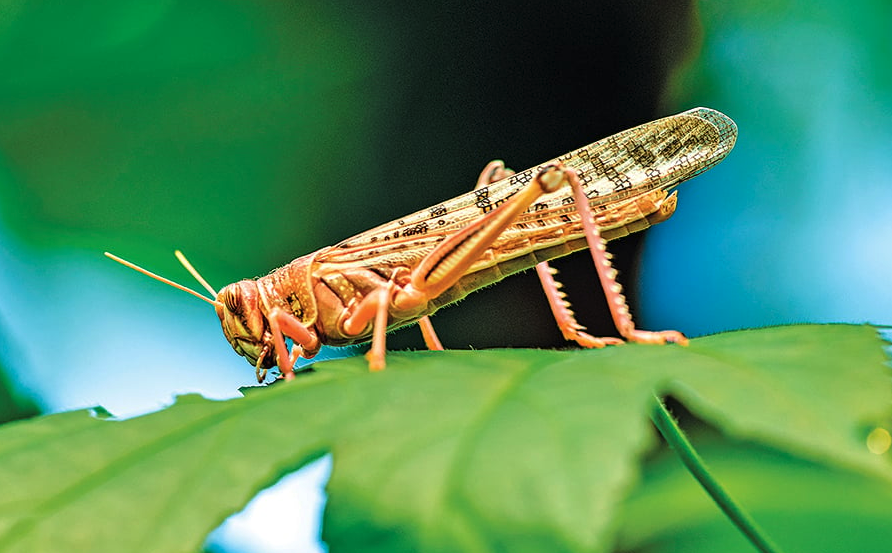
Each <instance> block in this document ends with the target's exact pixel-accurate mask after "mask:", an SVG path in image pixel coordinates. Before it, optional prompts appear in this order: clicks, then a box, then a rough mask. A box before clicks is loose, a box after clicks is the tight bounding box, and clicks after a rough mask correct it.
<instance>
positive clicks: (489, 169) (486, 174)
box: [474, 160, 623, 348]
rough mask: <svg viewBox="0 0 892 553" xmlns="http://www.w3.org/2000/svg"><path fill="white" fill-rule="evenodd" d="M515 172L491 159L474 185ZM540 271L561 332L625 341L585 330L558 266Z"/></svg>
mask: <svg viewBox="0 0 892 553" xmlns="http://www.w3.org/2000/svg"><path fill="white" fill-rule="evenodd" d="M513 174H514V171H512V170H511V169H508V168H507V167H505V164H504V163H503V162H502V161H500V160H496V161H491V162H489V164H488V165H487V166H486V167H485V168H484V169H483V172H481V173H480V177H479V178H478V179H477V186H476V187H475V188H474V189H475V190H477V189H479V188H483V187H484V186H489V185H490V184H492V183H494V182H496V181H499V180H502V179H504V178H506V177H510V176H511V175H513ZM608 255H609V254H608ZM536 274H538V275H539V281H540V282H541V283H542V289H543V290H544V291H545V297H546V298H547V299H548V305H549V306H551V312H552V313H553V314H554V320H555V321H556V322H557V324H558V328H560V329H561V334H563V336H564V338H565V339H567V340H573V341H574V342H576V343H578V344H579V345H581V346H582V347H586V348H602V347H604V346H606V345H616V344H622V343H623V341H622V340H621V339H619V338H613V337H607V338H595V337H594V336H592V335H590V334H587V333H586V332H584V331H585V327H584V326H582V325H581V324H579V323H578V322H577V321H576V317H575V316H574V314H573V311H572V310H571V309H570V302H568V301H567V300H566V294H564V293H563V292H562V291H561V290H560V288H561V283H560V282H558V281H557V280H555V278H554V275H555V274H557V270H556V269H554V268H553V267H551V266H550V265H549V264H548V262H547V261H543V262H542V263H539V264H538V265H536Z"/></svg>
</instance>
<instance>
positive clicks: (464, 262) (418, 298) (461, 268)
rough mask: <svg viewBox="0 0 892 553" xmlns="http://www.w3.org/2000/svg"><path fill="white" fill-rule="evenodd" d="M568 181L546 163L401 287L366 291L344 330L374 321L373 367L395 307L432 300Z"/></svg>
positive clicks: (356, 330)
mask: <svg viewBox="0 0 892 553" xmlns="http://www.w3.org/2000/svg"><path fill="white" fill-rule="evenodd" d="M566 184H567V178H566V175H565V169H564V168H563V166H560V165H550V166H548V167H545V168H544V169H542V170H541V171H540V172H539V173H538V174H537V175H536V177H535V178H534V179H533V180H532V181H531V182H530V183H529V184H528V185H527V186H526V187H525V188H522V189H521V190H519V191H518V192H517V193H515V194H514V195H513V196H511V198H510V199H508V201H506V202H505V203H503V204H502V205H501V206H499V207H497V208H496V209H494V210H492V211H490V212H489V213H487V214H486V215H484V216H482V217H480V218H479V219H477V220H476V221H474V222H473V223H471V224H469V225H468V226H466V227H464V228H462V229H461V230H459V231H458V232H456V233H455V234H453V235H451V236H449V237H448V238H446V239H445V240H443V241H442V242H440V243H439V244H438V245H437V246H436V247H435V248H434V249H433V250H431V252H430V253H428V254H427V255H426V256H425V257H424V259H422V261H421V262H420V263H419V264H418V265H417V266H416V267H415V268H414V269H413V270H412V272H411V274H410V275H409V278H408V282H406V284H405V285H403V286H402V287H397V286H396V285H395V284H394V282H393V281H390V282H388V284H387V286H386V287H383V288H381V289H380V290H379V291H376V292H375V293H372V294H369V295H367V296H366V297H365V298H363V299H362V300H361V301H360V302H359V303H358V304H357V305H355V306H354V307H352V308H351V310H350V313H349V315H348V316H347V317H346V318H345V319H344V322H343V323H342V327H343V330H344V332H345V333H346V334H348V335H350V334H354V335H359V334H361V333H362V332H364V331H365V329H366V327H367V325H368V323H369V321H371V320H372V319H374V323H373V337H372V349H371V350H370V351H369V352H368V353H367V354H366V357H367V358H368V359H369V369H371V370H381V369H383V368H384V356H385V353H386V350H385V339H386V332H387V319H388V314H389V311H390V309H391V308H392V309H394V310H396V311H398V312H399V311H413V310H416V309H418V308H419V307H421V306H423V305H424V304H426V303H427V302H428V301H429V299H430V298H435V297H437V296H439V295H440V294H442V293H443V292H444V291H445V290H447V289H448V288H449V287H450V286H452V285H453V284H455V283H456V282H457V281H458V279H459V278H461V277H462V275H464V274H465V272H466V271H467V270H468V268H470V266H471V265H473V264H474V263H475V262H476V260H477V259H478V258H479V257H480V255H481V254H482V253H483V252H484V251H485V250H486V248H488V247H489V246H490V245H491V244H492V243H493V241H494V240H495V239H496V238H498V237H499V235H500V234H501V233H502V231H504V230H505V229H506V228H507V227H508V226H509V225H510V224H511V223H512V222H514V221H515V220H516V219H517V216H518V215H520V214H521V213H523V212H524V211H526V209H527V208H529V206H530V205H532V204H533V202H535V201H536V199H538V198H539V196H541V195H542V194H545V193H548V192H553V191H555V190H557V189H558V188H559V187H561V186H565V185H566Z"/></svg>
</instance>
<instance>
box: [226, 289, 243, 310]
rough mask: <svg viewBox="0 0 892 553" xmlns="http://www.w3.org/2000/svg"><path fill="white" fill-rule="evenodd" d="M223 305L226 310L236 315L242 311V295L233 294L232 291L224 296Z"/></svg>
mask: <svg viewBox="0 0 892 553" xmlns="http://www.w3.org/2000/svg"><path fill="white" fill-rule="evenodd" d="M223 305H225V306H226V309H227V310H228V311H229V312H230V313H232V314H236V313H238V312H239V311H241V309H242V298H241V295H240V294H233V293H232V291H229V292H228V293H226V294H224V295H223Z"/></svg>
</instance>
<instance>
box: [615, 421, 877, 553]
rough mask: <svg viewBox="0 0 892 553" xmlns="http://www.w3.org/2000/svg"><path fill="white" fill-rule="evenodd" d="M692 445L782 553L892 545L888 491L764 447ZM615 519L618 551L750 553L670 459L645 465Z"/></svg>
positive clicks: (703, 439)
mask: <svg viewBox="0 0 892 553" xmlns="http://www.w3.org/2000/svg"><path fill="white" fill-rule="evenodd" d="M692 438H693V440H694V441H696V442H697V444H698V450H699V451H700V453H701V454H702V455H703V456H704V457H705V458H707V459H709V460H710V462H709V467H710V469H711V471H712V472H713V473H714V474H715V475H717V477H718V478H719V479H720V480H721V481H722V483H723V484H724V485H725V486H726V487H727V488H728V489H729V490H730V492H731V493H732V494H733V495H734V497H735V498H736V499H738V500H739V501H740V502H742V503H744V504H745V505H746V506H747V509H748V510H749V511H750V513H751V514H752V515H753V517H754V518H756V519H757V520H759V521H760V523H761V524H762V525H763V526H764V527H765V530H766V531H767V532H768V533H769V534H770V535H771V536H773V537H775V538H777V541H778V542H781V543H782V545H783V547H784V550H785V551H790V552H792V551H820V552H822V553H850V552H852V551H886V550H887V549H888V546H889V543H890V542H892V525H890V524H889V521H890V520H892V486H877V481H876V480H875V479H873V478H868V477H865V476H864V475H861V474H856V473H853V472H843V471H840V470H836V469H831V468H828V467H826V466H822V465H817V464H814V463H810V462H807V461H804V460H801V459H797V458H794V457H791V456H789V455H785V454H783V453H781V452H778V451H777V450H773V449H770V448H767V447H760V446H756V445H753V444H747V443H739V442H729V441H728V440H718V439H716V437H715V436H709V435H705V434H704V433H697V434H696V435H695V436H693V437H692ZM620 518H621V519H622V525H621V527H620V531H619V547H620V549H621V550H622V551H625V552H627V553H632V552H636V551H642V552H643V551H646V552H647V553H673V552H677V551H721V552H722V553H753V551H755V550H754V549H753V546H752V544H751V543H749V542H748V541H747V540H746V539H745V538H744V537H743V535H742V534H740V533H739V532H735V531H733V530H732V529H730V528H729V526H730V525H729V523H728V520H727V519H725V518H724V516H722V514H721V513H720V512H719V511H718V509H716V507H715V505H714V504H713V503H712V501H711V500H710V498H709V497H707V496H706V494H705V493H704V492H703V490H701V489H700V488H699V487H698V486H693V485H691V476H690V474H688V473H687V472H686V471H685V469H684V467H682V465H681V463H679V462H678V460H677V459H674V458H669V456H661V457H660V458H658V459H654V460H653V461H652V462H649V463H647V464H646V465H645V467H644V478H643V485H642V486H640V487H639V488H638V489H637V490H636V491H635V492H633V493H632V495H631V497H630V498H629V500H628V501H627V503H626V505H625V506H624V509H623V515H622V516H621V517H620Z"/></svg>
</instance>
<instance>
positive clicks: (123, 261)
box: [105, 251, 223, 307]
mask: <svg viewBox="0 0 892 553" xmlns="http://www.w3.org/2000/svg"><path fill="white" fill-rule="evenodd" d="M177 253H179V255H178V256H177V259H180V256H182V255H183V254H182V253H180V252H179V251H177ZM105 256H106V257H108V258H109V259H112V260H114V261H117V262H118V263H120V264H121V265H123V266H125V267H129V268H131V269H133V270H134V271H137V272H140V273H142V274H144V275H146V276H148V277H151V278H154V279H155V280H160V281H161V282H163V283H164V284H169V285H170V286H173V287H174V288H176V289H178V290H182V291H183V292H187V293H189V294H192V295H193V296H195V297H196V298H198V299H201V300H204V301H206V302H208V303H209V304H211V305H213V306H214V307H223V304H222V303H220V302H219V301H217V300H215V299H211V298H209V297H207V296H203V295H201V294H199V293H198V292H196V291H195V290H192V289H190V288H186V287H185V286H183V285H182V284H177V283H176V282H174V281H172V280H170V279H167V278H164V277H163V276H159V275H156V274H155V273H153V272H151V271H148V270H146V269H143V268H142V267H140V266H139V265H135V264H133V263H130V262H129V261H127V260H126V259H121V258H120V257H118V256H116V255H114V254H111V253H108V252H105ZM180 263H183V265H184V266H185V267H186V270H188V271H189V272H190V273H192V275H193V276H195V278H197V279H198V281H199V282H200V283H201V284H202V285H203V286H204V287H205V288H207V289H208V290H209V291H210V292H212V293H213V294H214V296H216V295H217V293H216V292H214V289H213V288H211V286H210V285H209V284H208V283H207V282H206V281H205V280H204V279H203V278H201V276H199V275H198V272H197V271H195V268H193V267H192V265H191V264H190V263H189V262H188V261H186V258H185V256H183V258H182V259H180Z"/></svg>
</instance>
